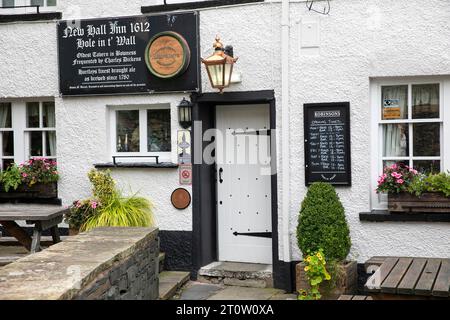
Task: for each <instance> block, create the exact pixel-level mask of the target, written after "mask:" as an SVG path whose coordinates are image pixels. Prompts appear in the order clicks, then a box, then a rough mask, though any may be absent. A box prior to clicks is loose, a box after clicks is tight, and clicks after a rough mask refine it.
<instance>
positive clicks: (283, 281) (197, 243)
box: [191, 90, 296, 292]
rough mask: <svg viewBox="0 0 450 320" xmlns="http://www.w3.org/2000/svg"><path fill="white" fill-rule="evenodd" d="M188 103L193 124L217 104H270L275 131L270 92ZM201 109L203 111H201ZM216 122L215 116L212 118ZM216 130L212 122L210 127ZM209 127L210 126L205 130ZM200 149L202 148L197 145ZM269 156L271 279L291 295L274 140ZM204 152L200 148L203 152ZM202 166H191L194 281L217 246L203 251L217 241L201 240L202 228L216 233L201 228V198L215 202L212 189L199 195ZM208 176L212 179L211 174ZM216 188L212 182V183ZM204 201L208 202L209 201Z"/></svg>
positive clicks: (199, 97)
mask: <svg viewBox="0 0 450 320" xmlns="http://www.w3.org/2000/svg"><path fill="white" fill-rule="evenodd" d="M191 101H192V102H193V103H194V107H193V110H192V119H193V121H200V120H201V117H202V114H201V112H203V111H204V110H206V112H209V117H210V119H211V117H212V116H214V115H213V113H214V112H215V111H214V110H215V106H216V105H218V104H220V105H233V104H258V103H264V104H269V108H270V128H271V129H276V104H275V94H274V91H273V90H262V91H248V92H225V93H223V94H218V93H203V94H192V95H191ZM200 109H202V110H200ZM214 119H215V116H214ZM211 125H212V126H214V127H215V121H214V123H213V124H209V126H211ZM208 128H209V127H208ZM196 140H198V139H196V137H195V136H194V134H193V138H192V152H193V154H195V153H196V148H198V147H199V146H197V145H196ZM200 147H201V146H200ZM271 148H272V154H273V155H275V158H274V159H272V166H274V167H273V168H272V169H273V170H274V171H273V172H275V174H273V175H272V178H271V189H272V258H273V277H274V287H275V288H279V289H284V290H286V291H288V292H293V291H294V290H295V264H296V263H295V262H283V261H280V260H279V259H278V239H279V237H278V186H277V181H278V179H277V174H276V172H277V171H276V163H277V161H276V155H277V151H276V137H275V138H274V139H272V141H271ZM202 150H203V149H202ZM204 169H205V168H202V165H200V164H194V166H193V188H192V193H193V214H192V225H193V235H192V236H193V240H192V243H193V246H192V256H193V270H192V273H193V278H194V279H195V278H196V273H197V271H198V269H200V268H201V267H203V266H204V265H206V264H208V263H211V262H214V256H216V257H217V247H216V248H215V251H214V252H213V253H211V252H208V251H207V249H206V248H205V246H204V244H205V243H210V242H211V241H214V242H215V241H216V240H215V239H213V236H211V238H210V239H205V238H204V237H202V232H201V230H202V228H207V227H209V228H211V229H212V230H213V235H214V236H216V235H217V230H216V226H215V225H210V226H204V225H203V224H202V219H201V217H202V200H203V199H202V197H211V198H209V200H208V201H209V202H214V204H215V207H216V208H217V206H216V198H215V190H211V192H210V193H211V194H210V195H205V193H204V192H203V193H202V190H201V184H202V170H204ZM211 177H215V175H214V174H212V175H211ZM214 185H215V182H214ZM208 201H207V202H208Z"/></svg>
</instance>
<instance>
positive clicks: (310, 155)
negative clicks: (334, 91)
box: [304, 102, 351, 186]
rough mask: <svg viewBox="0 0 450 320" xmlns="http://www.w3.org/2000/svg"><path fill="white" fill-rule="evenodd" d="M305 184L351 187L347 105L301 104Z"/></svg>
mask: <svg viewBox="0 0 450 320" xmlns="http://www.w3.org/2000/svg"><path fill="white" fill-rule="evenodd" d="M304 130H305V136H304V137H305V181H306V185H310V184H311V183H313V182H328V183H331V184H333V185H344V186H349V185H351V163H350V161H351V160H350V103H348V102H342V103H311V104H305V105H304Z"/></svg>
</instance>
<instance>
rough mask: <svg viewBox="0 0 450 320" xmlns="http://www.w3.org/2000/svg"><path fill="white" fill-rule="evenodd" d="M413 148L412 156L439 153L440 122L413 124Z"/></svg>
mask: <svg viewBox="0 0 450 320" xmlns="http://www.w3.org/2000/svg"><path fill="white" fill-rule="evenodd" d="M413 149H414V156H418V157H427V156H439V155H440V154H441V145H440V124H439V123H415V124H413Z"/></svg>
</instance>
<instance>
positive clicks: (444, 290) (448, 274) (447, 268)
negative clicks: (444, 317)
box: [433, 259, 450, 297]
mask: <svg viewBox="0 0 450 320" xmlns="http://www.w3.org/2000/svg"><path fill="white" fill-rule="evenodd" d="M449 290H450V259H444V260H442V263H441V269H440V270H439V274H438V275H437V278H436V283H435V284H434V288H433V296H437V297H448V296H449Z"/></svg>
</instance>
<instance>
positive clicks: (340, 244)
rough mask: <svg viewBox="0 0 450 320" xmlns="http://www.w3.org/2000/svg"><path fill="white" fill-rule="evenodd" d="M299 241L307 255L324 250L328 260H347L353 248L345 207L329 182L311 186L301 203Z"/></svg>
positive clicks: (298, 229) (300, 246) (301, 248)
mask: <svg viewBox="0 0 450 320" xmlns="http://www.w3.org/2000/svg"><path fill="white" fill-rule="evenodd" d="M297 239H298V246H299V248H300V250H301V251H302V252H303V254H304V255H305V254H306V253H308V252H317V251H318V250H320V249H323V252H324V254H325V257H326V258H327V260H337V261H342V260H344V259H345V258H346V257H347V255H348V253H349V251H350V247H351V240H350V231H349V227H348V225H347V221H346V219H345V213H344V207H343V206H342V203H341V202H340V200H339V197H338V195H337V194H336V191H335V189H334V187H333V186H332V185H330V184H328V183H322V182H318V183H314V184H312V185H311V186H310V187H309V189H308V193H307V195H306V198H305V199H304V200H303V202H302V206H301V211H300V215H299V219H298V227H297Z"/></svg>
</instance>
